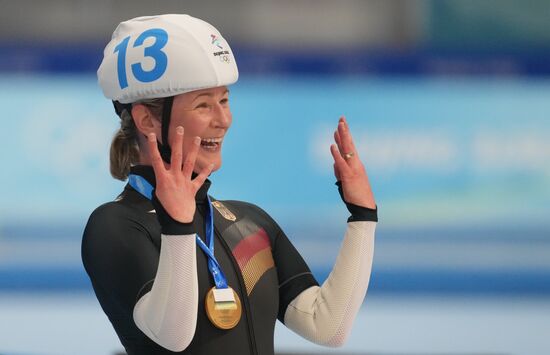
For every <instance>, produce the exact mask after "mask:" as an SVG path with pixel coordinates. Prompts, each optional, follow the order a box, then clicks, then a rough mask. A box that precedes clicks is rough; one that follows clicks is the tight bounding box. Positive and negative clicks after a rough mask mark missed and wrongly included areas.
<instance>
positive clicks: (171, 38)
mask: <svg viewBox="0 0 550 355" xmlns="http://www.w3.org/2000/svg"><path fill="white" fill-rule="evenodd" d="M97 77H98V80H99V85H100V86H101V89H102V90H103V94H104V95H105V96H106V97H107V98H109V99H111V100H113V104H114V107H115V111H116V113H117V114H118V115H119V116H120V115H121V113H122V111H123V110H128V112H130V111H131V103H132V102H137V101H140V100H144V99H155V98H166V99H165V101H164V104H163V112H162V141H163V142H164V144H161V143H160V142H158V146H159V150H160V154H161V156H162V158H163V159H164V160H165V161H166V162H168V163H169V162H170V157H171V150H170V147H169V146H168V143H167V142H168V127H169V126H170V115H171V111H172V102H173V97H174V96H175V95H178V94H183V93H186V92H190V91H194V90H200V89H207V88H213V87H217V86H223V85H230V84H233V83H235V82H236V81H237V79H238V77H239V71H238V70H237V64H236V63H235V57H234V56H233V52H232V51H231V48H230V47H229V44H228V43H227V41H226V40H225V39H224V38H223V37H222V35H221V34H220V33H219V32H218V30H216V28H214V26H212V25H210V24H209V23H207V22H205V21H203V20H200V19H198V18H194V17H192V16H189V15H159V16H143V17H136V18H134V19H131V20H128V21H124V22H121V23H120V24H119V25H118V26H117V28H116V29H115V32H114V33H113V36H112V38H111V41H110V42H109V43H108V44H107V46H106V47H105V50H104V51H103V61H102V62H101V65H100V66H99V69H98V70H97Z"/></svg>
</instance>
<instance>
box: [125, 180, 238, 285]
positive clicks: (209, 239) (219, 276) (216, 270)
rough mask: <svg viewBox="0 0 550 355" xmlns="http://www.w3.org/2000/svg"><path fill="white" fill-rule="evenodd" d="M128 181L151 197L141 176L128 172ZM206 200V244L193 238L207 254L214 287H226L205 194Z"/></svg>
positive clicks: (151, 192)
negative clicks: (216, 252)
mask: <svg viewBox="0 0 550 355" xmlns="http://www.w3.org/2000/svg"><path fill="white" fill-rule="evenodd" d="M128 183H129V184H130V186H132V187H133V188H134V190H136V191H137V192H139V193H140V194H142V195H143V196H145V197H146V198H148V199H149V200H151V199H152V198H153V186H152V185H151V184H150V183H149V182H148V181H147V180H145V179H144V178H143V177H141V176H139V175H135V174H130V175H128ZM207 200H208V210H207V216H206V243H207V244H208V245H207V244H205V243H204V242H203V241H202V239H201V238H200V237H199V235H198V234H195V240H196V241H197V244H198V245H199V247H200V248H201V249H202V250H203V251H204V253H205V254H206V256H208V270H210V273H211V274H212V277H213V278H214V283H215V284H216V288H218V289H220V288H227V279H226V278H225V275H224V273H223V271H222V268H221V267H220V264H219V263H218V260H216V256H215V255H214V211H213V209H212V203H211V202H210V197H209V196H207Z"/></svg>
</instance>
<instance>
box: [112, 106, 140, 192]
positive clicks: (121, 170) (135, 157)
mask: <svg viewBox="0 0 550 355" xmlns="http://www.w3.org/2000/svg"><path fill="white" fill-rule="evenodd" d="M109 156H110V170H111V175H112V176H113V177H114V178H115V179H118V180H122V181H124V180H126V179H127V178H128V174H129V173H130V167H131V166H132V165H135V164H137V163H138V162H139V146H138V141H137V130H136V125H135V124H134V120H133V119H132V115H131V114H130V113H129V112H128V110H126V109H125V110H123V111H122V113H121V114H120V129H119V130H118V131H117V132H116V133H115V136H114V137H113V140H112V142H111V151H110V153H109Z"/></svg>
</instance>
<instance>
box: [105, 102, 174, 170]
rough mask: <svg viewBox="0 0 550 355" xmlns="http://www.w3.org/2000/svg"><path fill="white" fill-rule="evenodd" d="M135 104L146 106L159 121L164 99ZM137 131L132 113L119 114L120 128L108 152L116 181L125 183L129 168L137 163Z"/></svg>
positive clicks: (126, 110)
mask: <svg viewBox="0 0 550 355" xmlns="http://www.w3.org/2000/svg"><path fill="white" fill-rule="evenodd" d="M135 104H142V105H144V106H146V107H147V108H148V109H149V111H150V112H151V114H152V115H153V117H154V118H156V119H157V120H160V119H161V116H162V109H163V104H164V98H160V99H147V100H142V101H139V102H135V103H134V104H133V105H135ZM138 134H139V131H138V130H137V128H136V124H135V123H134V119H133V118H132V113H131V112H130V111H129V110H128V109H124V110H122V112H121V114H120V128H119V130H118V131H117V132H116V133H115V135H114V136H113V140H112V141H111V149H110V152H109V158H110V171H111V175H112V176H113V177H114V178H115V179H118V180H122V181H125V180H126V179H127V178H128V174H129V173H130V168H131V167H132V166H133V165H136V164H138V163H139V140H138Z"/></svg>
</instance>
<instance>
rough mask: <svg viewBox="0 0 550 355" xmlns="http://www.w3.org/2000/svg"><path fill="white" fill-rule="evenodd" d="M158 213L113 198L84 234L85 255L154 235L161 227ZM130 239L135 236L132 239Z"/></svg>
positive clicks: (98, 210)
mask: <svg viewBox="0 0 550 355" xmlns="http://www.w3.org/2000/svg"><path fill="white" fill-rule="evenodd" d="M156 224H158V222H157V221H156V216H155V215H154V214H151V215H148V213H147V212H146V211H145V210H142V209H140V208H136V207H135V206H132V205H129V204H126V203H121V201H113V202H108V203H105V204H103V205H101V206H99V207H97V208H96V209H95V210H94V211H93V212H92V213H91V215H90V217H89V219H88V222H87V223H86V227H85V228H84V233H83V236H82V255H83V257H85V256H86V255H87V254H88V253H94V251H97V250H105V248H117V247H122V248H126V247H127V246H128V245H130V243H131V242H134V241H135V238H138V237H139V236H143V237H145V238H147V239H149V240H150V239H152V238H151V233H153V232H154V230H156V229H158V226H156ZM130 239H134V240H132V241H130Z"/></svg>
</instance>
